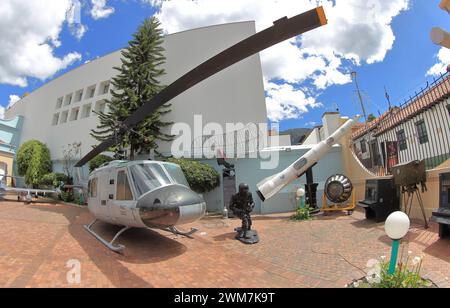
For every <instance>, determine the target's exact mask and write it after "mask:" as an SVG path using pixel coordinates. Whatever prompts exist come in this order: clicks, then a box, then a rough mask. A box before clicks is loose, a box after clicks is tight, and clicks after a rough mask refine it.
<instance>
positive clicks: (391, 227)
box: [384, 212, 411, 275]
mask: <svg viewBox="0 0 450 308" xmlns="http://www.w3.org/2000/svg"><path fill="white" fill-rule="evenodd" d="M410 226H411V221H410V220H409V217H408V215H406V214H405V213H403V212H395V213H392V214H391V215H390V216H389V217H388V218H387V219H386V223H385V225H384V229H385V231H386V234H387V235H388V236H389V237H390V238H391V239H392V253H391V262H390V264H389V275H393V274H394V273H395V267H396V265H397V258H398V248H399V246H400V240H401V239H402V238H404V237H405V235H406V234H408V231H409V227H410Z"/></svg>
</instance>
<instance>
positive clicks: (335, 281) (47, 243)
mask: <svg viewBox="0 0 450 308" xmlns="http://www.w3.org/2000/svg"><path fill="white" fill-rule="evenodd" d="M363 216H364V215H363V214H362V213H358V212H357V213H355V214H354V215H353V216H351V217H348V216H345V215H339V214H338V215H334V216H330V217H323V218H320V219H318V220H315V221H309V222H302V223H297V222H291V221H289V219H288V215H271V216H260V217H255V222H254V226H255V228H256V229H257V230H258V231H259V233H260V237H261V243H260V244H258V245H256V246H245V245H242V244H241V243H239V242H237V241H235V240H234V239H233V237H234V233H233V232H232V230H233V228H234V227H236V226H238V224H239V222H238V221H236V220H229V221H222V220H221V219H217V218H206V219H204V220H202V221H201V222H198V223H197V224H195V226H196V227H198V228H199V229H201V231H200V232H199V233H198V234H196V235H195V236H194V239H188V238H182V237H180V238H177V237H175V236H173V235H170V234H167V233H165V232H163V231H149V230H131V231H129V232H127V233H125V234H124V235H123V236H122V237H121V238H120V240H119V242H120V243H122V244H124V245H126V247H127V249H126V252H125V255H124V256H121V255H117V254H115V253H112V252H110V251H109V250H107V249H106V248H105V247H103V246H102V245H101V244H100V243H99V242H97V241H96V240H95V239H94V238H93V237H92V236H91V235H89V234H88V233H86V232H85V230H84V229H83V225H84V224H86V223H88V222H90V221H91V220H92V217H91V215H90V214H89V212H88V211H87V210H86V209H82V208H77V207H71V206H67V205H55V204H34V205H24V204H21V203H13V202H6V201H0V225H1V227H2V232H1V233H0V273H1V275H0V287H180V288H183V287H344V286H345V284H347V283H349V282H351V281H352V280H353V279H355V278H360V277H362V276H364V269H365V265H366V263H367V261H368V260H369V259H371V258H379V257H380V256H382V255H388V254H389V240H388V238H387V237H386V236H385V235H384V232H383V224H374V223H371V222H367V221H365V220H364V217H363ZM97 230H98V231H99V232H100V233H101V234H103V235H104V236H105V237H108V238H111V236H112V235H113V234H114V232H116V231H117V228H116V227H112V226H108V225H105V224H99V225H98V226H97ZM408 241H409V243H407V244H404V249H405V251H408V250H411V251H412V252H413V254H414V255H420V254H422V253H424V254H425V266H424V268H425V269H424V271H425V273H426V274H427V275H428V276H430V277H431V278H433V280H434V281H435V282H437V283H438V284H439V285H441V286H448V280H446V277H450V266H449V265H450V241H449V240H448V239H447V240H441V241H440V240H439V239H438V236H437V234H436V226H433V229H432V230H431V231H424V230H423V229H422V228H421V227H419V226H415V227H414V228H413V229H412V230H411V232H410V234H409V236H408ZM72 259H76V260H79V262H80V264H81V284H79V285H70V284H68V282H67V278H66V277H67V272H68V271H69V268H67V262H68V261H69V260H72Z"/></svg>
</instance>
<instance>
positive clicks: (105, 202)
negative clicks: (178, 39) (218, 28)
mask: <svg viewBox="0 0 450 308" xmlns="http://www.w3.org/2000/svg"><path fill="white" fill-rule="evenodd" d="M326 24H327V19H326V16H325V12H324V9H323V7H318V8H316V9H313V10H310V11H308V12H305V13H303V14H300V15H297V16H295V17H292V18H287V17H284V18H281V19H279V20H277V21H275V22H274V25H273V26H272V27H269V28H267V29H266V30H263V31H261V32H258V33H256V34H255V35H252V36H250V37H248V38H247V39H244V40H243V41H241V42H239V43H237V44H236V45H234V46H232V47H230V48H228V49H226V50H225V51H223V52H221V53H219V54H218V55H216V56H214V57H212V58H211V59H209V60H207V61H206V62H204V63H202V64H200V65H199V66H198V67H196V68H194V69H193V70H191V71H190V72H188V73H186V74H185V75H184V76H182V77H180V78H179V79H178V80H176V81H175V82H173V83H172V84H170V85H169V86H167V87H166V88H164V89H163V90H162V91H161V92H159V93H158V94H157V95H155V96H154V97H153V98H152V99H151V100H150V101H148V102H146V103H145V104H144V105H142V106H141V107H140V108H139V109H138V110H136V111H135V112H134V113H133V114H132V115H131V116H130V117H129V118H128V119H126V120H125V121H123V122H122V123H118V125H117V126H118V127H117V132H116V134H114V136H112V137H110V138H109V139H107V140H105V141H103V142H102V143H101V144H100V145H98V146H97V147H95V148H94V149H93V150H92V151H91V152H90V153H88V154H87V155H86V156H85V157H84V158H82V159H81V160H80V161H79V162H78V163H77V164H76V165H75V167H82V166H84V165H85V164H86V163H88V162H89V161H90V160H92V159H93V158H95V157H96V156H97V155H98V154H101V153H102V152H105V151H107V150H108V149H109V148H111V147H112V146H114V145H115V144H117V143H118V141H119V140H121V138H123V134H124V133H125V132H127V131H129V130H133V128H134V127H135V126H136V125H138V124H139V123H140V122H141V121H143V120H145V119H146V118H147V117H148V116H149V115H151V114H152V113H154V112H155V111H156V110H157V109H158V108H160V107H161V106H162V105H164V104H166V103H168V102H169V101H170V100H172V99H174V98H175V97H177V96H179V95H180V94H182V93H184V92H185V91H187V90H189V89H190V88H192V87H194V86H196V85H197V84H199V83H200V82H202V81H204V80H206V79H208V78H210V77H211V76H213V75H215V74H217V73H219V72H221V71H223V70H225V69H226V68H228V67H230V66H232V65H233V64H236V63H238V62H240V61H242V60H244V59H246V58H248V57H250V56H252V55H254V54H256V53H258V52H260V51H263V50H264V49H267V48H269V47H271V46H273V45H276V44H278V43H281V42H283V41H285V40H288V39H290V38H293V37H296V36H298V35H300V34H302V33H305V32H307V31H310V30H313V29H315V28H318V27H321V26H323V25H326ZM88 186H89V187H88V195H89V196H88V206H89V210H90V211H91V213H92V214H93V215H94V217H95V220H94V221H93V222H92V223H91V224H90V225H87V226H85V229H86V230H87V231H88V232H89V233H90V234H92V235H93V236H94V237H95V238H96V239H98V240H99V241H100V242H101V243H103V244H104V245H105V246H106V247H108V248H109V249H111V250H112V251H115V252H122V251H123V249H124V248H125V247H124V246H123V245H115V244H114V243H115V242H116V240H117V239H118V238H119V236H120V235H121V234H123V233H124V232H125V231H127V230H129V229H130V228H133V227H136V228H155V229H164V230H168V231H170V232H173V233H175V234H179V235H186V236H190V235H192V234H193V233H194V232H196V231H197V230H195V229H192V230H191V231H190V232H187V233H183V232H180V231H179V230H178V229H177V226H179V225H182V224H186V223H190V222H194V221H196V220H198V219H201V218H202V217H203V216H204V214H205V211H206V204H205V202H204V200H203V198H202V197H201V196H200V195H198V194H196V193H195V192H193V191H192V190H191V189H190V188H189V185H188V184H187V181H186V179H185V177H184V175H183V173H182V171H181V168H180V167H179V166H177V165H175V164H170V163H163V162H153V161H132V162H131V161H113V162H110V163H107V164H105V165H103V166H101V167H100V168H99V169H97V170H94V171H93V172H92V173H91V175H90V176H89V183H88ZM98 221H102V222H106V223H109V224H113V225H118V226H123V228H122V229H121V230H120V231H119V232H118V233H117V234H116V236H115V237H114V238H113V240H112V241H110V242H108V241H107V240H105V239H103V238H102V237H101V236H100V235H98V234H97V233H96V232H95V231H94V230H93V226H94V225H95V224H96V223H97V222H98Z"/></svg>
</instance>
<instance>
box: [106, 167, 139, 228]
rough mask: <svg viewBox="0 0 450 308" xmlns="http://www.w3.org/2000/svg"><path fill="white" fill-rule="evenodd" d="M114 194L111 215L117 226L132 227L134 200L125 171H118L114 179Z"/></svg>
mask: <svg viewBox="0 0 450 308" xmlns="http://www.w3.org/2000/svg"><path fill="white" fill-rule="evenodd" d="M114 186H115V194H114V200H112V202H111V203H112V204H111V214H112V216H113V217H114V220H115V222H116V223H117V224H121V225H124V226H132V225H133V224H134V222H135V219H134V218H135V217H134V215H133V209H134V208H135V204H136V202H135V200H134V197H133V192H132V189H131V182H130V178H129V177H128V172H127V169H119V170H117V173H116V178H115V185H114Z"/></svg>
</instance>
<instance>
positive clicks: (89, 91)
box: [86, 85, 96, 99]
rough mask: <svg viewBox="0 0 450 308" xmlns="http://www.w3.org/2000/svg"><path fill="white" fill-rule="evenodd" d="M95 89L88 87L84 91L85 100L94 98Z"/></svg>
mask: <svg viewBox="0 0 450 308" xmlns="http://www.w3.org/2000/svg"><path fill="white" fill-rule="evenodd" d="M95 88H96V86H95V85H93V86H90V87H89V88H88V89H87V91H86V98H87V99H88V98H93V97H94V96H95Z"/></svg>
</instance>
